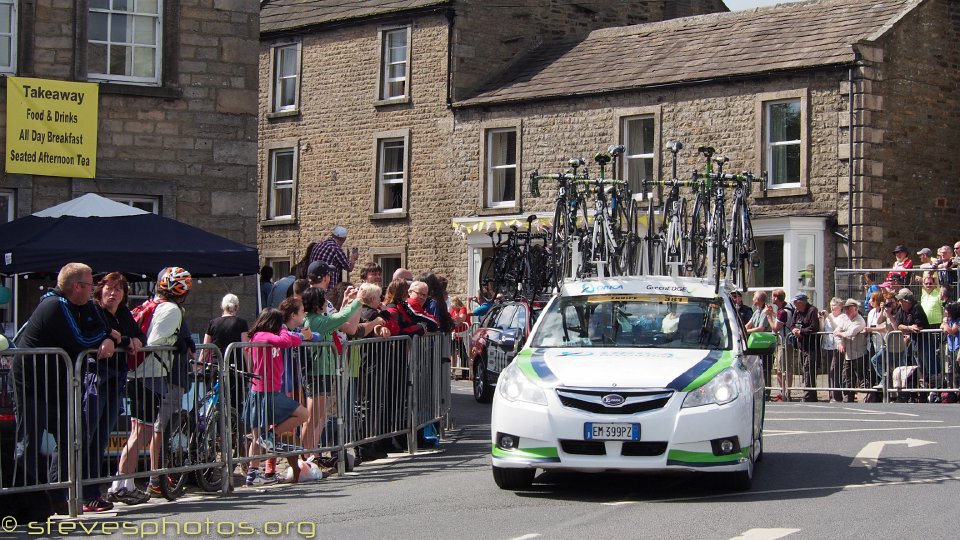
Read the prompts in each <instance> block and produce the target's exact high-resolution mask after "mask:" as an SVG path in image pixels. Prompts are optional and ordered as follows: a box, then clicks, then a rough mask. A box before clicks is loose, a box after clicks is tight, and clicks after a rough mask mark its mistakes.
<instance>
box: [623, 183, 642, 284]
mask: <svg viewBox="0 0 960 540" xmlns="http://www.w3.org/2000/svg"><path fill="white" fill-rule="evenodd" d="M638 217H639V215H638V211H637V201H635V200H633V198H631V199H630V204H629V206H628V207H627V224H628V225H627V237H626V239H625V241H624V245H623V250H624V254H623V257H624V259H625V260H626V265H625V269H624V275H627V276H635V275H638V274H639V273H640V260H641V254H640V252H641V251H642V250H641V249H640V234H639V232H638V224H637V219H638Z"/></svg>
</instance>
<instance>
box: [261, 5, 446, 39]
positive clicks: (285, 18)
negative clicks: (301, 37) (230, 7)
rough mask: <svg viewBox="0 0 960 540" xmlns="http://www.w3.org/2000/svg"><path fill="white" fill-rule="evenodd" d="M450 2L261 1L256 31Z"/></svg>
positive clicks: (332, 21)
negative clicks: (258, 24) (258, 27)
mask: <svg viewBox="0 0 960 540" xmlns="http://www.w3.org/2000/svg"><path fill="white" fill-rule="evenodd" d="M450 3H452V0H265V1H261V2H260V32H261V33H264V34H266V33H270V32H281V31H285V30H293V29H297V28H303V27H308V26H316V25H321V24H328V23H336V22H343V21H348V20H350V19H360V18H367V17H375V16H379V15H386V14H390V13H397V12H402V11H408V10H411V9H419V8H424V7H431V6H441V5H446V4H450Z"/></svg>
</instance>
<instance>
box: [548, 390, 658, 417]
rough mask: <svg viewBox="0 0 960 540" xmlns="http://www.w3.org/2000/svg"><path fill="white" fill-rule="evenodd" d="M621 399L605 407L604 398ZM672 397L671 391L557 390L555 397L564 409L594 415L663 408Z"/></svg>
mask: <svg viewBox="0 0 960 540" xmlns="http://www.w3.org/2000/svg"><path fill="white" fill-rule="evenodd" d="M614 394H615V395H618V396H620V397H622V398H623V403H622V404H620V405H607V404H606V403H604V401H603V398H604V397H605V396H611V395H614ZM671 396H673V390H581V389H577V388H557V397H559V398H560V403H562V404H563V406H564V407H570V408H571V409H579V410H581V411H587V412H591V413H594V414H636V413H641V412H645V411H653V410H656V409H661V408H663V406H664V405H666V404H667V402H668V401H670V397H671Z"/></svg>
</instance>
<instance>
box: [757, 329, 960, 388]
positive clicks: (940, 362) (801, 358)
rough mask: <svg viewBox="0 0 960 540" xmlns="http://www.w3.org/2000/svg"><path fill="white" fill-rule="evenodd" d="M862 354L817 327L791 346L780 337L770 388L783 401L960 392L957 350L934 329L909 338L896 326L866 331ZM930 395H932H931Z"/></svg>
mask: <svg viewBox="0 0 960 540" xmlns="http://www.w3.org/2000/svg"><path fill="white" fill-rule="evenodd" d="M865 337H866V340H867V346H866V350H865V353H864V354H863V355H860V356H859V357H858V358H849V357H848V355H847V354H845V353H841V352H840V351H839V347H838V344H837V339H836V338H835V337H834V336H833V334H832V333H826V332H818V333H816V334H814V335H811V336H810V337H808V338H807V339H806V340H801V341H800V343H799V344H797V345H794V342H793V341H791V340H786V341H785V340H784V339H783V338H782V337H779V336H778V339H777V352H776V355H775V359H774V366H773V368H774V369H773V371H774V373H775V380H774V381H773V382H772V383H771V384H770V385H769V389H770V390H771V391H778V390H781V391H782V390H784V389H785V390H786V392H787V396H789V397H786V396H785V398H784V399H785V400H792V401H797V400H804V401H813V400H816V401H838V402H839V401H856V400H857V399H860V400H863V401H877V402H883V403H888V402H890V401H894V400H897V401H922V402H926V401H939V400H940V399H942V398H941V397H940V396H942V395H943V394H945V393H946V394H952V395H953V396H954V398H955V397H956V395H957V393H958V392H960V376H958V373H957V372H958V369H960V365H958V362H957V355H956V353H951V352H950V351H948V349H947V343H946V339H945V336H944V335H943V333H942V332H941V331H940V330H938V329H929V330H923V331H921V332H920V333H919V334H917V335H916V336H913V337H911V336H910V335H909V334H906V335H905V334H904V333H903V332H899V331H892V332H887V333H886V334H883V335H881V334H878V333H868V334H865ZM931 397H932V398H933V399H931Z"/></svg>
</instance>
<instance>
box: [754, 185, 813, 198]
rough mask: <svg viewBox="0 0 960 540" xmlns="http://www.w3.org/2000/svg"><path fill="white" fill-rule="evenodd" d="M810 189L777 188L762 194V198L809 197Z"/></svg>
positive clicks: (801, 187)
mask: <svg viewBox="0 0 960 540" xmlns="http://www.w3.org/2000/svg"><path fill="white" fill-rule="evenodd" d="M809 194H810V188H809V187H807V186H800V187H793V188H776V189H768V190H767V191H766V193H761V194H760V195H759V197H760V198H765V199H773V198H776V197H799V196H803V195H809Z"/></svg>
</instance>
